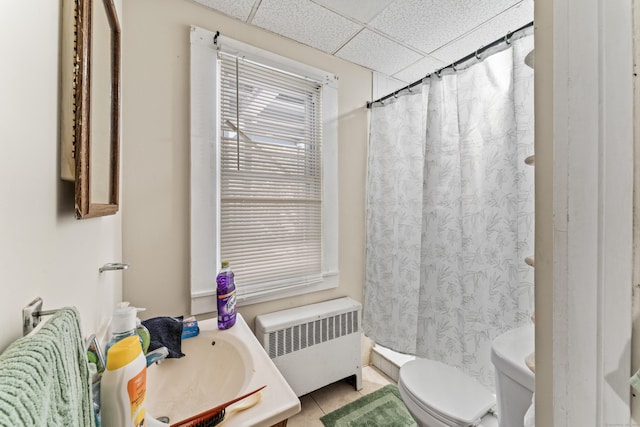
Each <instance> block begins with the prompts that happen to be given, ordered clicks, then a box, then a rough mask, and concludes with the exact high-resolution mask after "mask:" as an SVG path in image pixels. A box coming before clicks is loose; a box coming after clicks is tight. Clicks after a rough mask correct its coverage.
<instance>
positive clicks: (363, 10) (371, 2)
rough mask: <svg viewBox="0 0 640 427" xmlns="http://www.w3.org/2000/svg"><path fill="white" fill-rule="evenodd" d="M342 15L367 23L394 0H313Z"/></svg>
mask: <svg viewBox="0 0 640 427" xmlns="http://www.w3.org/2000/svg"><path fill="white" fill-rule="evenodd" d="M312 1H314V2H315V3H318V4H320V5H322V6H325V7H328V8H329V9H331V10H333V11H334V12H337V13H339V14H341V15H344V16H347V17H349V18H353V19H355V20H357V21H359V22H363V23H365V24H366V23H367V22H369V21H370V20H372V19H373V18H375V17H376V15H378V14H379V13H380V12H382V11H383V10H384V9H385V8H386V7H387V6H389V5H390V4H391V3H393V2H394V0H348V1H345V0H312Z"/></svg>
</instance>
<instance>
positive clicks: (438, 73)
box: [436, 68, 442, 79]
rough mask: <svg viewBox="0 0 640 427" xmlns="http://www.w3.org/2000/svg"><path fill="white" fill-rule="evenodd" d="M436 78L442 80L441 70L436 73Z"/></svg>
mask: <svg viewBox="0 0 640 427" xmlns="http://www.w3.org/2000/svg"><path fill="white" fill-rule="evenodd" d="M436 76H438V78H439V79H441V78H442V68H441V69H439V70H438V71H436Z"/></svg>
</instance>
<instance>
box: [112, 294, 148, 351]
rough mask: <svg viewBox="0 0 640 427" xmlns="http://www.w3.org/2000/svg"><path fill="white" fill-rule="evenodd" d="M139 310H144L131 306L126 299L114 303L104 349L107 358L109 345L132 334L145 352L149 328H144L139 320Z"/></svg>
mask: <svg viewBox="0 0 640 427" xmlns="http://www.w3.org/2000/svg"><path fill="white" fill-rule="evenodd" d="M139 311H144V308H136V307H132V306H130V305H129V303H128V302H126V301H125V302H121V303H118V304H117V305H116V308H115V309H114V310H113V317H112V318H111V339H110V340H109V342H108V343H107V347H106V349H105V356H106V357H107V359H108V358H109V349H110V348H111V346H113V345H114V344H115V343H117V342H118V341H121V340H123V339H124V338H127V337H130V336H133V335H137V336H138V338H139V339H140V345H141V346H142V352H143V353H144V354H146V353H147V350H148V349H149V343H150V341H151V336H150V335H149V330H148V329H147V328H145V327H144V325H143V324H142V322H140V319H138V312H139Z"/></svg>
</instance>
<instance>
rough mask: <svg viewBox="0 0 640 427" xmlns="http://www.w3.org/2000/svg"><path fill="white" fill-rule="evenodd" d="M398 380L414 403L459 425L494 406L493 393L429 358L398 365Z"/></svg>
mask: <svg viewBox="0 0 640 427" xmlns="http://www.w3.org/2000/svg"><path fill="white" fill-rule="evenodd" d="M399 382H401V383H402V385H403V386H404V388H405V390H406V391H407V392H409V393H411V394H412V395H413V397H414V400H415V401H416V403H418V404H420V406H421V407H422V408H423V409H424V410H425V411H427V412H431V413H435V414H437V415H440V416H442V417H444V418H447V419H450V420H452V421H454V422H456V423H458V424H461V425H471V424H472V423H473V422H474V421H477V420H479V419H480V418H482V417H483V416H484V415H485V414H486V413H487V412H488V411H489V409H491V408H493V407H494V406H495V403H496V400H495V397H494V396H493V394H492V393H491V392H490V391H489V390H487V389H486V388H485V387H484V386H483V385H482V384H480V383H479V382H478V381H477V380H475V379H473V378H471V377H470V376H468V375H466V374H465V373H463V372H462V371H460V370H459V369H457V368H454V367H452V366H449V365H445V364H444V363H441V362H436V361H435V360H428V359H418V358H416V359H415V360H412V361H411V362H407V363H405V364H404V365H402V368H400V378H399Z"/></svg>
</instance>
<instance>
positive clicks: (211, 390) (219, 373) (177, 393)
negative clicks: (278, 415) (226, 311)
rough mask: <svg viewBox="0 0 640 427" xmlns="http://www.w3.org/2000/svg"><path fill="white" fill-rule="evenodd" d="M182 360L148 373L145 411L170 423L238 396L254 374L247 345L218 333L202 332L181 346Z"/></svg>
mask: <svg viewBox="0 0 640 427" xmlns="http://www.w3.org/2000/svg"><path fill="white" fill-rule="evenodd" d="M182 352H183V353H184V354H185V357H183V358H180V359H166V360H165V361H163V362H162V363H160V364H159V365H152V366H150V367H149V369H148V370H147V398H146V401H147V402H148V403H147V404H146V407H147V410H148V411H149V412H150V413H152V414H154V415H156V416H168V417H169V419H170V420H175V421H179V420H183V419H185V418H188V417H190V416H191V415H194V414H197V413H199V412H202V411H206V410H207V409H209V408H211V407H213V406H216V405H217V404H219V403H222V402H226V401H229V400H231V399H233V398H234V397H236V396H238V395H240V394H241V393H240V392H241V391H242V390H243V389H244V388H245V386H246V385H247V382H248V379H249V373H250V372H253V360H252V359H251V353H250V352H249V350H248V348H247V346H246V344H244V343H243V342H242V341H240V340H239V339H238V338H237V337H235V336H233V335H228V334H221V333H220V332H219V331H218V330H213V331H212V330H209V331H202V332H200V335H198V336H197V337H194V338H189V339H186V340H184V341H183V343H182Z"/></svg>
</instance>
